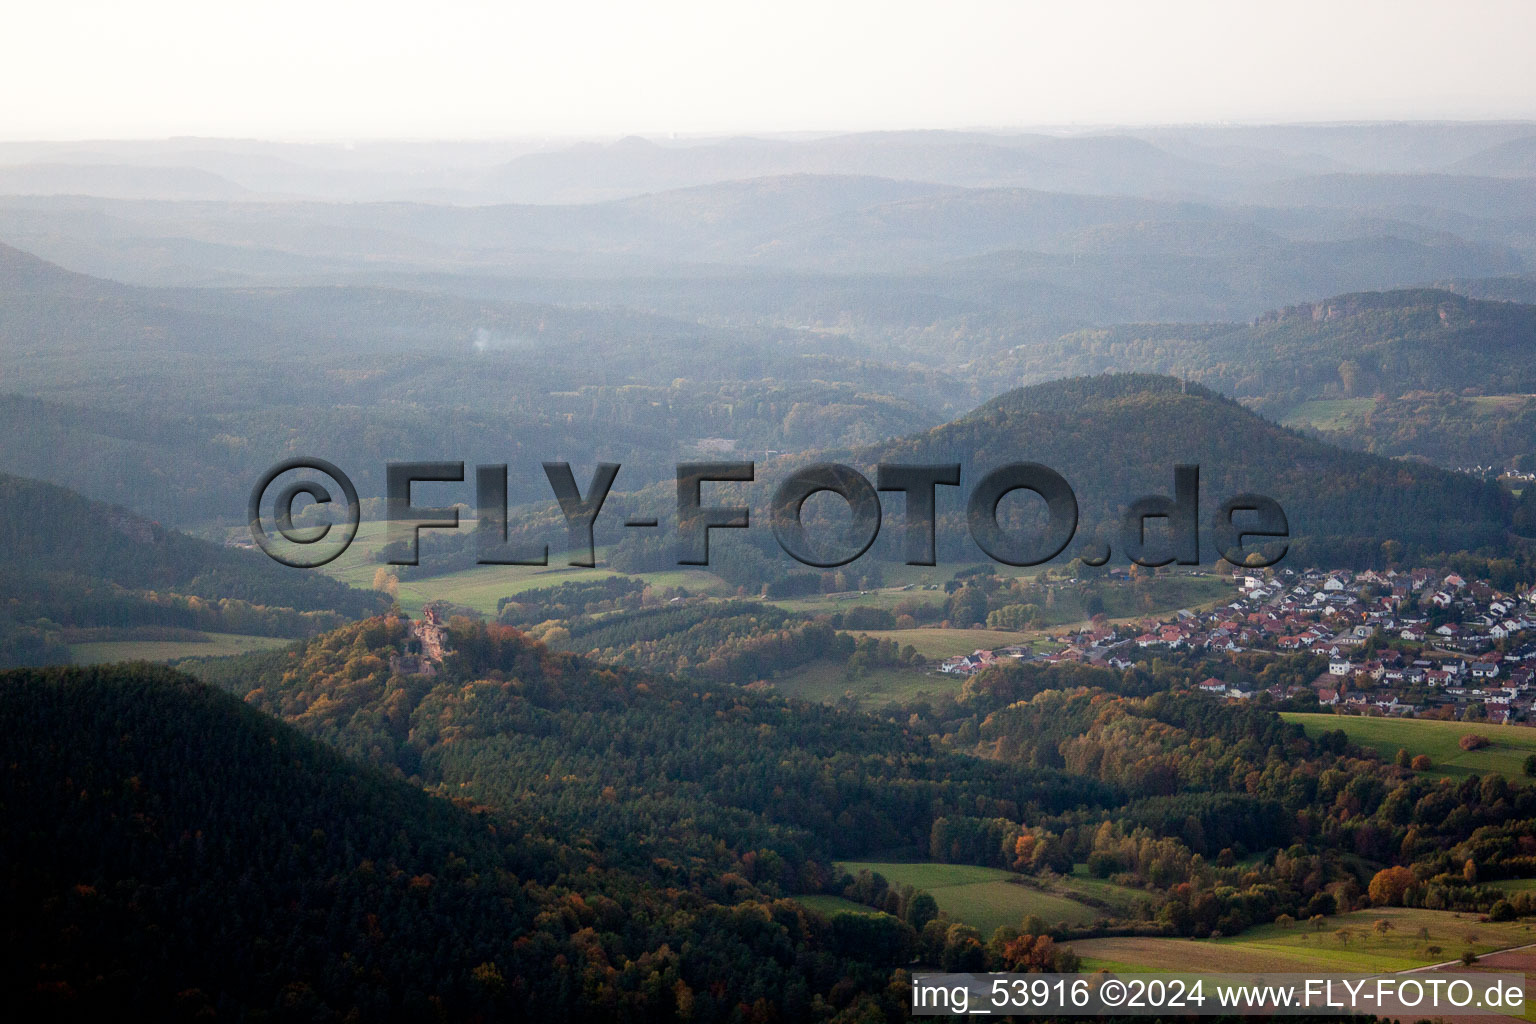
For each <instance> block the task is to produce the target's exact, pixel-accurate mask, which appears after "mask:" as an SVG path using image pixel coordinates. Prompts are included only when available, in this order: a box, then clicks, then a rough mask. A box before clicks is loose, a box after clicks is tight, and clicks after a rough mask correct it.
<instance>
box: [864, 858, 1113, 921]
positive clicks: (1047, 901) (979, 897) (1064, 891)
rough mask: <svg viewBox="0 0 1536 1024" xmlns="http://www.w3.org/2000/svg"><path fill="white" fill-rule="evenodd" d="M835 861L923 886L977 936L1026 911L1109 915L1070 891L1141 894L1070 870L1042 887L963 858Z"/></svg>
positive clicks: (1064, 917) (1098, 895) (1067, 916)
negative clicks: (951, 861)
mask: <svg viewBox="0 0 1536 1024" xmlns="http://www.w3.org/2000/svg"><path fill="white" fill-rule="evenodd" d="M838 867H840V868H842V869H843V870H844V871H848V872H858V871H860V870H863V869H868V870H870V871H874V872H877V873H879V874H881V875H883V876H884V877H885V880H886V881H888V882H890V883H891V884H892V885H911V886H913V887H915V888H918V889H924V890H926V891H927V892H929V893H930V894H931V895H932V896H933V898H934V899H935V900H937V901H938V904H939V909H940V910H942V911H944V912H945V913H946V914H948V915H949V916H950V917H952V918H954V919H955V920H957V921H963V922H965V923H966V924H968V925H971V926H973V927H974V928H976V929H977V930H978V931H980V932H981V934H982V935H983V936H989V935H991V934H992V932H993V931H995V930H996V929H998V928H1000V927H1002V926H1003V925H1012V926H1014V927H1017V926H1018V924H1019V922H1021V921H1023V920H1024V918H1026V917H1028V916H1029V915H1030V914H1038V915H1039V916H1040V917H1041V918H1043V919H1044V920H1045V921H1046V923H1047V924H1051V925H1055V924H1058V923H1060V922H1062V921H1065V922H1067V923H1068V924H1074V925H1080V924H1090V923H1092V922H1093V921H1096V920H1098V919H1099V918H1102V917H1108V916H1111V914H1112V912H1111V911H1105V910H1101V909H1098V908H1097V907H1093V906H1089V905H1088V904H1086V903H1082V902H1079V901H1078V900H1075V899H1072V898H1071V894H1073V893H1080V894H1082V895H1085V896H1089V897H1090V898H1094V899H1097V900H1101V901H1103V902H1106V903H1110V904H1118V905H1120V906H1128V905H1130V904H1132V903H1133V902H1134V901H1135V900H1136V899H1139V898H1141V897H1142V895H1143V894H1141V893H1139V892H1137V891H1135V890H1133V889H1126V888H1124V887H1122V886H1117V885H1114V884H1113V883H1111V882H1103V881H1100V880H1097V879H1079V878H1077V877H1076V876H1074V877H1070V878H1050V879H1042V880H1040V881H1041V884H1042V885H1044V886H1045V888H1043V889H1040V888H1035V887H1034V886H1032V885H1024V884H1021V883H1020V882H1018V881H1015V879H1018V878H1020V877H1021V876H1018V875H1014V874H1012V873H1011V872H1008V871H1002V870H1000V869H998V868H981V867H974V866H972V865H968V864H934V863H911V864H901V863H882V862H870V861H850V862H848V863H845V864H839V865H838ZM1081 883H1087V884H1081Z"/></svg>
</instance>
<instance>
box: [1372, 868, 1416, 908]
mask: <svg viewBox="0 0 1536 1024" xmlns="http://www.w3.org/2000/svg"><path fill="white" fill-rule="evenodd" d="M1413 882H1414V877H1413V872H1412V871H1409V870H1408V869H1407V868H1405V867H1396V866H1395V867H1390V868H1383V869H1382V870H1380V871H1378V872H1376V876H1375V877H1374V878H1372V879H1371V884H1370V887H1369V888H1368V889H1367V892H1368V893H1369V894H1370V897H1371V902H1372V903H1374V904H1376V905H1377V906H1378V907H1400V906H1402V905H1403V894H1404V893H1406V892H1407V891H1408V887H1409V886H1410V885H1412V884H1413Z"/></svg>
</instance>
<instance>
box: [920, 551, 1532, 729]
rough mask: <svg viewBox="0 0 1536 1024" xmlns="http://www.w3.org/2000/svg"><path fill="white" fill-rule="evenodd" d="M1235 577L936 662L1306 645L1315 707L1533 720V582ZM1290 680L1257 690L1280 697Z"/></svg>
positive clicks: (1388, 576)
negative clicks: (1045, 650) (1210, 594)
mask: <svg viewBox="0 0 1536 1024" xmlns="http://www.w3.org/2000/svg"><path fill="white" fill-rule="evenodd" d="M1236 582H1237V584H1238V587H1239V589H1240V596H1239V597H1238V598H1237V599H1236V600H1233V601H1231V602H1229V603H1227V604H1223V605H1221V606H1219V607H1216V608H1213V609H1209V610H1206V611H1201V612H1192V611H1188V610H1184V611H1180V612H1178V613H1177V614H1176V615H1174V616H1173V617H1172V618H1170V619H1168V620H1166V621H1162V622H1157V623H1144V624H1142V625H1141V626H1140V627H1137V628H1131V627H1124V626H1122V627H1115V626H1104V627H1100V628H1093V629H1087V630H1083V631H1079V632H1076V633H1066V634H1063V635H1060V636H1057V637H1055V638H1054V639H1055V640H1057V641H1058V642H1060V643H1061V644H1063V645H1064V646H1063V647H1062V649H1061V650H1059V651H1056V652H1054V653H1052V654H1049V655H1045V656H1043V657H1040V656H1037V655H1035V654H1033V653H1032V652H1031V651H1030V650H1029V648H1028V647H1024V646H1013V647H1004V648H1000V649H998V650H993V651H975V652H974V653H972V654H969V655H962V656H960V657H957V658H950V659H947V660H946V661H944V662H943V663H942V664H941V665H940V666H939V670H940V671H941V672H947V673H950V674H955V675H969V674H971V673H973V672H976V671H979V670H980V669H982V668H985V667H987V666H988V665H990V664H993V663H994V662H996V661H998V660H999V659H1003V658H1015V659H1023V660H1040V661H1047V662H1062V661H1074V662H1086V663H1089V664H1099V665H1105V666H1108V667H1113V668H1124V667H1127V666H1129V665H1130V664H1131V662H1132V661H1133V660H1134V658H1135V657H1136V656H1137V654H1138V653H1142V652H1145V651H1146V650H1148V649H1161V650H1169V651H1179V652H1188V653H1194V654H1235V653H1238V652H1243V651H1268V652H1274V653H1277V654H1278V653H1310V654H1315V655H1318V656H1320V657H1324V658H1327V665H1328V667H1327V670H1326V671H1325V672H1322V673H1320V674H1319V675H1318V677H1317V678H1316V679H1315V680H1313V681H1312V683H1311V684H1310V689H1311V690H1312V691H1313V692H1314V693H1315V694H1316V696H1317V700H1318V702H1319V703H1321V704H1323V705H1343V706H1345V707H1346V708H1349V709H1351V710H1358V711H1360V712H1361V713H1367V714H1393V715H1402V714H1409V713H1414V714H1417V713H1445V714H1453V715H1456V716H1458V717H1462V716H1466V715H1468V714H1469V713H1470V714H1471V716H1472V717H1477V718H1486V720H1487V721H1490V722H1505V721H1511V720H1527V719H1536V714H1533V709H1532V704H1533V701H1536V587H1532V588H1528V589H1524V590H1519V591H1516V592H1514V593H1505V592H1502V591H1499V590H1497V589H1496V588H1494V587H1493V586H1491V585H1490V584H1488V583H1487V582H1485V581H1481V580H1471V581H1469V580H1465V579H1463V578H1461V577H1460V576H1458V575H1456V574H1455V573H1450V574H1445V575H1441V574H1439V573H1434V572H1431V571H1430V570H1428V569H1414V570H1412V571H1406V572H1399V571H1396V570H1392V571H1385V572H1376V571H1365V572H1350V571H1333V572H1324V571H1321V570H1315V569H1314V570H1305V571H1297V570H1293V569H1283V570H1280V571H1279V572H1272V573H1257V572H1249V571H1247V570H1243V571H1240V572H1239V573H1238V575H1237V577H1236ZM1201 688H1202V689H1204V690H1206V691H1207V692H1210V693H1214V694H1219V695H1222V696H1225V697H1228V698H1230V699H1235V700H1241V699H1248V698H1251V697H1256V696H1258V694H1257V693H1255V692H1248V691H1244V690H1243V689H1242V687H1240V686H1237V685H1232V684H1229V683H1227V682H1224V681H1222V680H1220V679H1214V678H1212V679H1208V680H1206V681H1205V682H1204V683H1202V684H1201ZM1298 689H1300V688H1297V687H1292V688H1290V690H1289V691H1286V690H1283V689H1281V688H1280V687H1272V688H1271V689H1270V690H1269V691H1265V692H1268V693H1269V694H1270V696H1271V697H1272V698H1274V699H1277V700H1283V699H1287V698H1290V697H1294V696H1296V695H1297V691H1298ZM1276 691H1279V692H1276Z"/></svg>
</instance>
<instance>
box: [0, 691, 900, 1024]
mask: <svg viewBox="0 0 1536 1024" xmlns="http://www.w3.org/2000/svg"><path fill="white" fill-rule="evenodd" d="M679 752H680V753H681V748H679ZM0 814H3V816H4V819H5V828H4V829H3V830H0V946H3V949H0V975H3V979H0V987H3V989H4V991H5V992H6V993H7V1000H8V1005H9V1006H10V1008H11V1014H12V1016H13V1017H14V1018H15V1019H25V1020H38V1019H66V1020H105V1019H111V1018H113V1017H116V1016H120V1015H121V1012H122V1009H123V1008H124V1007H132V1008H133V1009H134V1011H135V1014H136V1015H137V1016H141V1017H144V1018H145V1019H157V1020H182V1019H187V1020H191V1019H214V1018H218V1019H271V1020H294V1021H297V1020H303V1021H321V1020H342V1019H361V1020H421V1019H426V1018H431V1019H441V1020H475V1019H484V1020H518V1019H523V1020H541V1021H572V1022H574V1021H585V1020H596V1019H609V1020H662V1019H674V1018H679V1019H690V1018H691V1019H693V1020H697V1021H716V1020H727V1019H732V1020H739V1019H764V1020H766V1019H782V1020H786V1021H793V1020H806V1019H826V1018H828V1017H830V1016H832V1014H833V1013H834V1012H835V1010H836V1009H843V1010H846V1011H847V1012H849V1013H850V1014H851V1016H850V1017H849V1018H848V1019H850V1020H851V1019H854V1017H855V1016H857V1015H858V1014H859V1013H861V1012H868V1011H873V1012H874V1013H875V1015H876V1017H877V1018H878V1019H885V1014H884V1012H882V1009H888V1010H894V1004H893V1005H892V1006H891V1007H885V1008H880V1007H878V1006H876V1005H875V1004H876V1001H877V1000H878V999H883V998H886V996H885V990H886V987H887V985H888V984H889V983H890V980H891V979H890V970H891V967H892V966H893V963H894V962H895V961H892V960H891V959H890V958H891V955H892V949H891V948H889V947H881V946H879V945H878V944H876V945H867V946H865V947H862V948H861V947H860V946H859V944H858V943H857V942H853V941H850V939H849V938H848V937H847V936H844V935H843V934H842V933H841V932H840V931H839V928H838V925H837V923H836V922H830V923H829V922H827V921H825V920H823V919H821V918H819V917H817V916H815V915H810V914H808V913H807V912H806V911H805V910H804V909H803V908H801V907H799V906H798V905H797V904H794V903H792V902H790V901H788V900H782V899H773V898H771V897H770V896H769V895H767V894H766V893H764V892H763V891H762V890H761V889H759V888H755V887H754V886H753V885H752V884H751V883H750V882H749V881H748V880H747V879H746V878H745V877H741V876H737V877H736V878H734V879H733V880H726V882H725V883H723V884H722V883H720V882H719V881H718V880H717V883H716V884H715V886H714V887H713V889H714V893H713V894H711V893H709V892H706V891H704V890H705V887H703V886H698V885H694V886H690V885H689V884H688V883H687V882H686V881H682V880H680V882H679V883H678V884H673V885H670V886H668V887H666V888H664V889H663V888H661V887H657V886H654V885H651V884H648V883H646V882H644V881H643V880H639V879H637V878H635V877H634V876H632V875H629V874H625V873H623V872H619V871H614V870H611V869H610V868H608V867H607V866H605V865H604V863H603V857H602V855H601V854H600V853H597V852H595V851H593V850H592V849H591V848H590V847H587V846H578V845H573V844H570V843H566V842H563V841H560V840H558V839H556V838H551V837H549V836H547V835H543V834H541V833H540V832H539V830H538V827H537V825H536V824H535V823H532V822H517V823H513V822H509V821H508V820H507V819H506V818H505V817H502V816H499V815H496V814H492V813H486V812H483V811H482V812H476V813H471V812H470V811H468V810H465V809H462V808H459V807H455V806H453V805H452V804H450V803H449V802H448V801H446V800H442V799H438V798H434V797H430V796H428V795H427V794H425V793H423V792H421V791H420V790H419V789H417V788H416V787H414V786H412V785H410V784H409V783H406V782H403V781H396V780H391V779H388V778H386V777H384V776H383V775H381V774H379V773H377V772H375V771H372V770H370V769H366V768H362V767H359V766H357V765H355V764H353V763H350V762H348V761H347V760H346V759H345V758H343V757H342V756H341V755H339V754H337V753H335V752H333V751H330V750H328V749H326V748H325V747H323V746H321V745H319V744H317V743H315V742H313V741H311V740H309V739H307V738H305V737H303V736H301V735H299V734H298V733H297V732H296V731H294V730H293V729H291V728H289V727H288V726H286V725H283V724H281V723H279V722H277V721H275V720H274V719H272V718H270V717H268V716H266V715H264V714H262V713H260V712H259V711H257V710H255V709H254V708H251V707H247V706H243V705H242V704H241V703H240V702H239V701H238V700H236V699H234V698H232V697H230V696H228V695H225V694H222V693H219V692H217V691H216V690H213V689H210V688H208V687H206V686H204V685H202V684H200V683H197V682H195V681H194V680H192V679H190V678H188V677H186V676H183V675H180V674H177V673H175V672H172V671H170V670H167V669H160V668H151V667H149V666H145V665H136V666H133V665H130V666H112V667H104V668H99V669H50V670H30V669H29V670H18V671H13V672H8V673H4V674H0ZM845 927H846V925H845ZM904 929H905V930H904ZM888 930H889V931H890V932H891V937H894V940H895V941H896V947H895V948H896V949H897V950H898V951H899V950H900V949H901V948H902V943H903V942H907V943H910V940H911V934H910V929H906V928H905V926H904V925H899V924H897V922H895V921H894V919H892V920H891V922H890V928H889V929H888ZM865 937H866V938H867V937H868V936H867V935H866V936H865ZM834 988H835V989H836V991H835V992H834V991H833V990H834ZM892 991H895V989H892ZM891 998H899V997H891ZM754 1005H756V1006H757V1010H756V1012H757V1013H758V1016H757V1017H751V1012H752V1011H751V1008H752V1007H753V1006H754ZM769 1013H771V1017H770V1016H766V1015H764V1014H769ZM349 1015H350V1016H349Z"/></svg>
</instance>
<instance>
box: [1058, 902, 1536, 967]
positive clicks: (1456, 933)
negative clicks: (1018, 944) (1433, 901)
mask: <svg viewBox="0 0 1536 1024" xmlns="http://www.w3.org/2000/svg"><path fill="white" fill-rule="evenodd" d="M1381 920H1385V921H1388V922H1390V923H1391V925H1392V928H1391V930H1390V931H1388V932H1386V933H1385V934H1384V935H1383V934H1381V933H1378V932H1377V931H1376V930H1375V924H1376V922H1377V921H1381ZM1340 929H1343V930H1346V931H1347V932H1348V933H1349V934H1348V941H1347V942H1345V941H1341V940H1340V939H1339V937H1337V936H1336V934H1335V933H1336V932H1338V931H1339V930H1340ZM1421 929H1423V930H1425V931H1426V932H1427V934H1428V938H1422V937H1420V930H1421ZM1529 942H1536V923H1532V922H1530V921H1511V922H1505V923H1502V924H1484V923H1480V922H1479V921H1478V920H1477V918H1476V917H1475V916H1474V915H1471V914H1456V913H1452V912H1450V911H1443V910H1413V909H1409V908H1406V907H1387V908H1381V909H1377V910H1361V911H1356V912H1354V913H1352V914H1341V915H1339V916H1337V917H1330V918H1327V919H1326V920H1325V921H1324V922H1323V928H1322V929H1321V930H1320V931H1319V930H1314V929H1313V928H1312V926H1311V925H1309V924H1307V923H1306V922H1299V923H1297V924H1295V925H1292V926H1291V927H1290V928H1281V927H1280V926H1279V925H1264V926H1262V927H1259V928H1252V929H1249V930H1248V931H1246V932H1244V933H1243V934H1241V935H1237V936H1233V937H1232V938H1224V939H1203V940H1192V939H1145V938H1113V939H1087V940H1084V941H1080V942H1074V943H1073V944H1072V948H1073V949H1074V950H1075V951H1076V952H1077V953H1078V955H1080V956H1082V957H1083V958H1084V965H1083V966H1084V969H1085V970H1098V969H1100V968H1108V969H1110V970H1161V971H1173V970H1189V969H1190V968H1191V967H1193V966H1198V968H1199V969H1200V970H1203V971H1232V972H1246V971H1306V970H1329V971H1362V972H1371V971H1405V970H1408V969H1409V968H1413V967H1423V966H1425V965H1427V964H1434V963H1440V962H1442V961H1445V960H1452V959H1455V958H1456V957H1459V956H1460V955H1461V953H1462V951H1463V950H1467V949H1470V950H1472V951H1473V952H1475V953H1478V954H1483V953H1487V952H1489V951H1491V950H1495V949H1504V948H1506V947H1509V946H1519V945H1524V944H1526V943H1529ZM1431 946H1438V947H1439V948H1440V952H1438V953H1431V952H1428V951H1427V947H1431Z"/></svg>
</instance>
